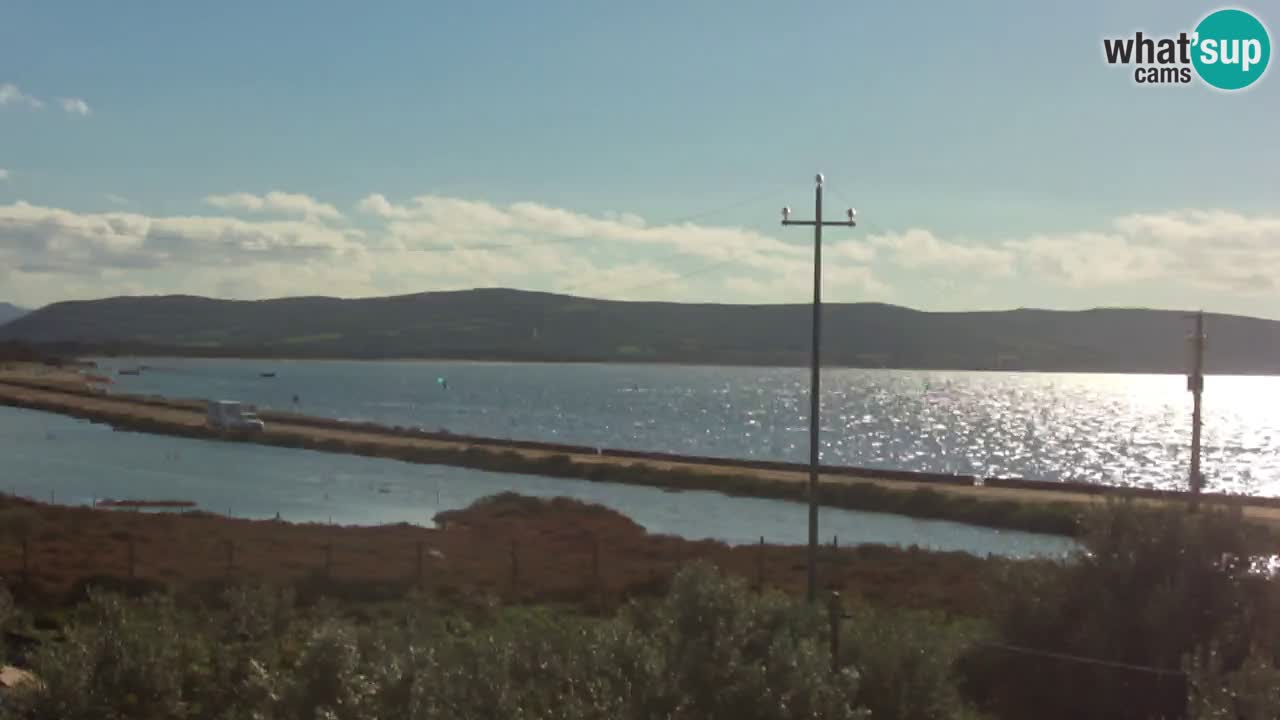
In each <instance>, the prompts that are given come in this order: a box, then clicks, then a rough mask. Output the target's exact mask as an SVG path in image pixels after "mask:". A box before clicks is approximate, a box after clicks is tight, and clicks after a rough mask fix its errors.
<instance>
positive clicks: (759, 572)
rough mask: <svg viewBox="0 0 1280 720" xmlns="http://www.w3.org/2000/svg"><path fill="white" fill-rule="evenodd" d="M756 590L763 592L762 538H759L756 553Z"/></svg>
mask: <svg viewBox="0 0 1280 720" xmlns="http://www.w3.org/2000/svg"><path fill="white" fill-rule="evenodd" d="M756 590H757V591H760V592H763V591H764V536H763V535H761V536H760V549H759V550H757V551H756Z"/></svg>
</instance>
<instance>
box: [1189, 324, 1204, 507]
mask: <svg viewBox="0 0 1280 720" xmlns="http://www.w3.org/2000/svg"><path fill="white" fill-rule="evenodd" d="M1194 317H1195V321H1196V329H1195V334H1193V335H1192V336H1191V338H1190V340H1191V371H1190V373H1189V374H1188V375H1187V390H1189V391H1191V397H1192V405H1191V510H1192V512H1194V511H1195V510H1196V509H1198V508H1199V507H1200V491H1201V490H1202V489H1203V488H1204V474H1203V473H1201V472H1200V395H1201V394H1202V393H1203V392H1204V346H1205V334H1204V311H1203V310H1201V311H1200V312H1198V313H1196V314H1195V316H1194Z"/></svg>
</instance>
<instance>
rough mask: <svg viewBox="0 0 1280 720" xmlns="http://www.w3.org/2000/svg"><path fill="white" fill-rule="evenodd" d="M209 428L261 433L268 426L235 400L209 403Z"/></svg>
mask: <svg viewBox="0 0 1280 720" xmlns="http://www.w3.org/2000/svg"><path fill="white" fill-rule="evenodd" d="M208 421H209V426H210V427H214V428H218V429H221V430H252V431H255V432H261V431H262V430H265V429H266V425H265V424H264V423H263V422H262V420H261V418H259V417H258V415H257V413H255V412H253V410H251V409H249V408H246V407H245V406H244V404H243V403H240V402H237V401H235V400H215V401H213V402H211V403H209V418H208Z"/></svg>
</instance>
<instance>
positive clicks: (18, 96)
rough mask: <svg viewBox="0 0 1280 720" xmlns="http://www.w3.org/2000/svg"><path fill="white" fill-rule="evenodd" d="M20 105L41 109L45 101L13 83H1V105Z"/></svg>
mask: <svg viewBox="0 0 1280 720" xmlns="http://www.w3.org/2000/svg"><path fill="white" fill-rule="evenodd" d="M3 105H18V106H25V107H29V108H31V109H32V110H39V109H40V108H42V107H44V102H43V101H41V100H40V99H38V98H34V97H31V96H30V95H26V94H24V93H23V92H22V91H21V90H19V89H18V86H17V85H14V84H12V83H4V84H3V85H0V106H3Z"/></svg>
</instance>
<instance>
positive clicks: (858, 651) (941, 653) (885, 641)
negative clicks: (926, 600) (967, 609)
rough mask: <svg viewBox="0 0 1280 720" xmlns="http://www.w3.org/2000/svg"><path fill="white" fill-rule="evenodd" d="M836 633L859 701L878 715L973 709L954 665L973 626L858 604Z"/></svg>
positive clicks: (948, 714) (894, 719)
mask: <svg viewBox="0 0 1280 720" xmlns="http://www.w3.org/2000/svg"><path fill="white" fill-rule="evenodd" d="M847 617H848V619H847V620H846V621H845V623H844V625H843V626H842V627H843V632H842V633H841V638H840V662H841V664H842V665H848V666H852V667H853V668H856V669H857V672H858V675H859V684H858V695H857V700H858V704H859V705H862V706H864V707H866V708H867V709H868V710H870V711H871V717H873V718H876V720H961V719H963V718H975V717H977V714H976V712H975V711H974V710H973V709H972V708H971V707H970V705H969V703H968V701H967V700H966V699H965V698H964V697H963V695H962V694H961V689H960V686H959V684H958V683H957V679H956V678H957V675H956V669H957V664H958V662H959V661H960V659H961V657H962V656H963V654H964V653H965V652H966V651H968V650H969V649H970V647H971V645H972V643H973V642H974V641H975V640H976V639H977V638H978V637H979V636H980V634H981V633H980V632H979V630H978V628H977V627H976V626H974V625H973V624H971V623H960V622H957V621H953V620H948V619H946V618H943V617H941V616H938V615H935V614H933V613H927V612H911V611H901V610H888V609H881V608H875V607H871V606H868V605H856V606H854V607H853V608H852V609H851V610H850V612H849V613H848V615H847Z"/></svg>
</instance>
